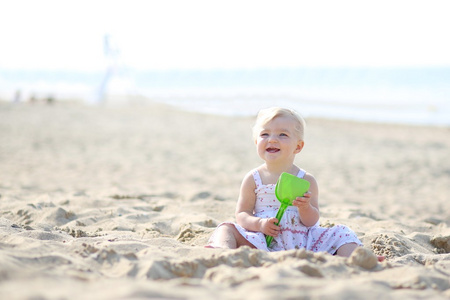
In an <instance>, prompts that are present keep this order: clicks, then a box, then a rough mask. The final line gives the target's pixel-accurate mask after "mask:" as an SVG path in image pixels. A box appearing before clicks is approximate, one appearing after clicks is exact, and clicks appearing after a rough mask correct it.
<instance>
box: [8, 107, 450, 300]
mask: <svg viewBox="0 0 450 300" xmlns="http://www.w3.org/2000/svg"><path fill="white" fill-rule="evenodd" d="M252 124H253V118H249V117H224V116H212V115H204V114H198V113H190V112H183V111H179V110H176V109H174V108H170V107H166V106H164V105H159V104H148V105H129V106H126V107H118V106H107V107H89V106H83V105H78V104H62V103H55V104H54V105H43V104H42V105H41V104H35V105H29V104H20V105H12V104H7V103H2V104H0V299H144V298H153V299H328V298H333V299H449V298H450V280H449V278H450V254H449V252H450V229H449V226H450V199H449V197H450V196H449V195H450V161H449V158H450V128H439V127H419V126H403V125H385V124H370V123H367V124H366V123H356V122H348V121H336V120H319V119H307V124H308V129H307V136H306V138H307V140H306V146H305V148H304V150H303V151H302V153H301V154H300V155H299V156H298V158H297V161H296V162H297V164H298V165H299V166H301V167H302V168H304V169H306V170H308V171H309V172H310V173H312V174H314V175H315V177H316V178H317V180H318V182H319V187H320V207H321V225H322V226H331V225H333V224H345V225H347V226H349V227H350V228H352V229H353V230H354V231H355V232H356V233H357V235H358V237H359V238H360V239H361V240H362V241H363V243H364V249H361V251H359V252H358V253H355V254H354V256H353V257H351V258H343V257H335V256H331V255H329V254H325V253H312V252H307V251H304V250H297V251H286V252H278V253H266V252H263V251H259V250H254V249H250V248H246V247H244V248H240V249H237V250H224V249H222V250H221V249H206V248H204V247H203V246H204V244H205V243H206V241H207V239H208V237H209V236H210V234H211V232H212V231H213V230H214V228H215V226H216V225H217V224H218V223H220V222H222V221H227V220H234V208H235V203H236V199H237V196H238V192H239V186H240V182H241V180H242V178H243V176H244V174H245V173H247V172H248V171H249V170H250V169H252V168H254V167H256V166H258V165H259V164H260V163H261V160H260V159H259V158H258V156H257V155H256V151H255V147H254V144H253V142H252V140H251V130H250V128H251V126H252ZM372 252H373V253H375V254H378V255H384V256H386V261H385V262H383V263H379V262H373V261H372V262H371V261H370V254H371V253H372Z"/></svg>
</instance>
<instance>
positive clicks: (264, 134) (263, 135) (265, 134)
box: [259, 133, 269, 137]
mask: <svg viewBox="0 0 450 300" xmlns="http://www.w3.org/2000/svg"><path fill="white" fill-rule="evenodd" d="M259 136H260V137H266V136H269V134H268V133H261V134H260V135H259Z"/></svg>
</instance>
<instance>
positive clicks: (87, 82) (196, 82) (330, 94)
mask: <svg viewBox="0 0 450 300" xmlns="http://www.w3.org/2000/svg"><path fill="white" fill-rule="evenodd" d="M114 96H134V97H114ZM136 97H138V98H139V99H140V102H141V103H142V102H145V101H146V100H145V99H148V101H153V102H161V103H165V104H169V105H173V106H176V107H178V108H181V109H184V110H189V111H196V112H202V113H209V114H217V115H230V116H254V115H256V113H257V112H258V111H259V110H260V109H262V108H265V107H269V106H284V107H289V108H293V109H295V110H297V111H298V112H300V114H302V115H303V116H304V117H306V118H308V117H315V118H332V119H344V120H353V121H364V122H366V121H367V122H379V123H398V124H410V125H430V126H446V127H447V126H450V67H426V68H425V67H415V68H413V67H411V68H406V67H404V68H398V67H397V68H381V67H380V68H375V67H372V68H337V67H336V68H325V67H324V68H313V67H310V68H266V69H264V68H260V69H210V70H206V69H204V70H134V69H130V68H126V67H118V66H113V67H109V68H105V70H103V71H92V72H82V71H63V70H58V71H55V70H53V71H52V70H1V69H0V99H1V100H3V101H11V102H17V103H20V102H28V101H30V100H36V99H53V100H55V101H73V100H77V101H80V102H83V103H85V104H86V105H104V104H105V103H110V102H115V103H114V104H122V105H127V104H132V103H129V102H130V100H127V99H137V98H136ZM112 99H115V100H112ZM119 99H120V100H119Z"/></svg>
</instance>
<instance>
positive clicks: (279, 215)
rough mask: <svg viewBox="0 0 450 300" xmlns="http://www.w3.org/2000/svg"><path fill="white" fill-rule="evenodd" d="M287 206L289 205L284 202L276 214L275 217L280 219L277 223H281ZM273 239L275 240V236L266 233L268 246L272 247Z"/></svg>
mask: <svg viewBox="0 0 450 300" xmlns="http://www.w3.org/2000/svg"><path fill="white" fill-rule="evenodd" d="M287 207H288V206H287V205H285V204H282V205H281V206H280V208H279V209H278V212H277V215H276V216H275V218H277V220H278V222H277V223H275V225H278V224H280V221H281V218H282V217H283V215H284V211H285V210H286V208H287ZM272 241H273V236H271V235H266V243H267V248H269V247H270V244H271V243H272Z"/></svg>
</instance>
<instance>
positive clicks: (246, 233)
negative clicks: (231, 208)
mask: <svg viewBox="0 0 450 300" xmlns="http://www.w3.org/2000/svg"><path fill="white" fill-rule="evenodd" d="M305 174H306V172H305V171H304V170H302V169H300V171H299V172H298V174H297V176H298V177H300V178H303V177H304V176H305ZM253 179H254V180H255V184H256V189H255V194H256V203H255V209H254V215H255V216H256V217H260V218H272V217H275V216H276V214H277V211H278V209H279V207H280V202H279V201H278V200H277V198H276V196H275V184H267V185H264V184H262V181H261V177H260V175H259V172H258V170H254V171H253ZM223 224H232V225H234V226H235V227H236V229H237V230H238V231H239V233H240V234H241V235H242V236H243V237H244V238H245V239H246V240H247V241H249V242H250V243H251V244H253V245H254V246H255V247H256V248H258V249H262V250H266V251H281V250H290V249H301V248H304V249H306V250H310V251H314V252H322V251H323V252H328V253H330V254H335V253H336V251H337V249H338V248H339V247H341V246H342V245H345V244H348V243H356V244H358V245H360V246H362V243H361V241H360V240H359V239H358V237H357V236H356V234H355V233H354V232H353V231H352V230H351V229H350V228H348V227H347V226H344V225H335V226H333V227H331V228H325V227H320V226H319V222H317V223H316V224H315V225H314V226H311V227H306V226H304V225H303V224H302V223H300V215H299V213H298V209H297V207H295V206H289V207H288V208H287V209H286V211H285V212H284V215H283V217H282V218H281V221H280V223H279V226H280V227H281V228H280V229H281V231H280V234H279V235H278V236H277V237H274V238H273V241H272V244H271V247H270V248H268V247H267V243H266V237H265V235H264V234H263V233H261V232H255V231H250V230H247V229H245V228H243V227H242V226H240V225H239V224H236V223H229V222H226V223H221V224H219V226H218V227H220V226H221V225H223ZM218 227H217V228H218ZM216 232H217V229H216V231H215V232H214V233H213V234H212V236H211V238H210V239H209V241H208V246H209V247H215V244H216V243H215V239H216Z"/></svg>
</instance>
